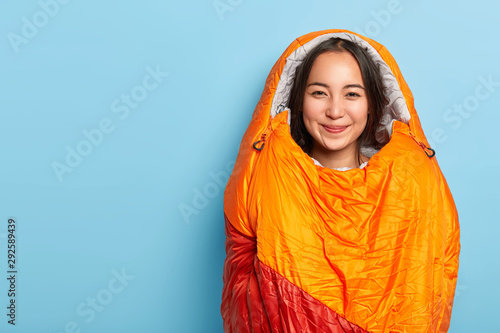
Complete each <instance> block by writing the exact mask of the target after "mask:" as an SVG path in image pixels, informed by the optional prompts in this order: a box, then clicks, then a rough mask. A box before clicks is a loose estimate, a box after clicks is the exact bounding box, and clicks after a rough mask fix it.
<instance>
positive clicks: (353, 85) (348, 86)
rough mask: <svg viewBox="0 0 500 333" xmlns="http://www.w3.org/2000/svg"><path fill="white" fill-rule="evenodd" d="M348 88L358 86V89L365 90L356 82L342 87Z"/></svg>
mask: <svg viewBox="0 0 500 333" xmlns="http://www.w3.org/2000/svg"><path fill="white" fill-rule="evenodd" d="M348 88H360V89H363V90H365V88H364V87H363V86H362V85H360V84H357V83H356V84H348V85H345V86H344V89H348Z"/></svg>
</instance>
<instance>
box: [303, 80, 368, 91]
mask: <svg viewBox="0 0 500 333" xmlns="http://www.w3.org/2000/svg"><path fill="white" fill-rule="evenodd" d="M309 86H321V87H325V88H330V86H329V85H328V84H326V83H323V82H311V83H309V84H308V85H307V87H309ZM349 88H360V89H363V90H364V89H365V88H364V87H363V86H362V85H360V84H357V83H353V84H347V85H345V86H344V87H343V89H349Z"/></svg>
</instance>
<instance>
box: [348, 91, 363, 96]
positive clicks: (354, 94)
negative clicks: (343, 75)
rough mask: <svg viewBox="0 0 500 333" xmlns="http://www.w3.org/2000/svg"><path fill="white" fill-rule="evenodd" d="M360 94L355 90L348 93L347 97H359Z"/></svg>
mask: <svg viewBox="0 0 500 333" xmlns="http://www.w3.org/2000/svg"><path fill="white" fill-rule="evenodd" d="M359 96H360V95H359V94H358V93H355V92H350V93H347V97H359Z"/></svg>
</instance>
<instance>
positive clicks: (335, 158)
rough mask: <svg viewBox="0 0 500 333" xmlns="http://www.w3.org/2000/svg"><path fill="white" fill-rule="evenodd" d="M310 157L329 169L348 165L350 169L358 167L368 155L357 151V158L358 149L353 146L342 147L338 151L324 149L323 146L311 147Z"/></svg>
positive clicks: (366, 159)
mask: <svg viewBox="0 0 500 333" xmlns="http://www.w3.org/2000/svg"><path fill="white" fill-rule="evenodd" d="M311 157H313V158H315V159H316V160H318V161H319V162H320V163H321V165H323V166H324V167H327V168H331V169H338V168H345V167H348V168H350V169H354V168H359V166H360V164H359V161H361V163H364V162H366V161H368V160H369V158H368V157H366V156H364V155H363V154H361V153H359V160H358V150H357V148H356V147H355V146H354V147H353V149H352V148H351V149H344V150H340V151H331V150H327V149H324V148H323V147H316V145H315V147H313V149H312V151H311Z"/></svg>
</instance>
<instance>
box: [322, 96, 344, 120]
mask: <svg viewBox="0 0 500 333" xmlns="http://www.w3.org/2000/svg"><path fill="white" fill-rule="evenodd" d="M344 114H345V112H344V108H343V107H342V105H341V103H339V102H338V101H335V100H332V101H331V103H330V104H329V105H328V106H327V110H326V115H327V116H328V117H330V118H332V119H337V118H342V117H343V116H344Z"/></svg>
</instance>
